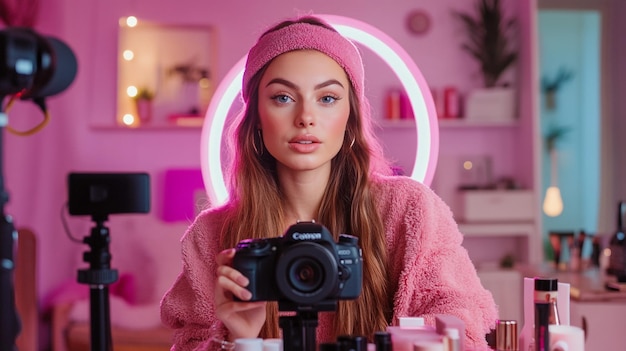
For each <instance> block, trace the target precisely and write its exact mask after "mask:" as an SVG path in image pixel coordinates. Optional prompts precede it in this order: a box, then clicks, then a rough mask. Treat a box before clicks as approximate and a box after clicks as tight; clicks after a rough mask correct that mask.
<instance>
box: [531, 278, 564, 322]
mask: <svg viewBox="0 0 626 351" xmlns="http://www.w3.org/2000/svg"><path fill="white" fill-rule="evenodd" d="M558 295H559V281H558V279H554V278H535V303H537V302H545V303H547V304H548V307H549V317H548V323H549V324H557V325H558V324H561V322H560V318H559V310H558V308H557V297H558Z"/></svg>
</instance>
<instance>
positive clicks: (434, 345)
mask: <svg viewBox="0 0 626 351" xmlns="http://www.w3.org/2000/svg"><path fill="white" fill-rule="evenodd" d="M413 351H445V349H444V347H443V343H442V342H440V341H416V342H415V343H414V344H413Z"/></svg>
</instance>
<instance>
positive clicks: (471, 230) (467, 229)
mask: <svg viewBox="0 0 626 351" xmlns="http://www.w3.org/2000/svg"><path fill="white" fill-rule="evenodd" d="M459 230H460V231H461V233H463V235H464V236H465V237H515V236H532V235H534V231H535V226H534V224H533V223H529V222H501V223H499V222H492V223H459Z"/></svg>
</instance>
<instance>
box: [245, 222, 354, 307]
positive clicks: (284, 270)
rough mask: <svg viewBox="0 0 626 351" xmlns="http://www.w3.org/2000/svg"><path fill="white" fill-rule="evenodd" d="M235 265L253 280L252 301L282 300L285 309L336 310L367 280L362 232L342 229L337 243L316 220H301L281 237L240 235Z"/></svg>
mask: <svg viewBox="0 0 626 351" xmlns="http://www.w3.org/2000/svg"><path fill="white" fill-rule="evenodd" d="M233 267H234V268H235V269H237V270H238V271H240V272H241V273H242V274H243V275H245V276H246V277H247V278H248V279H249V280H250V284H249V285H248V286H247V289H248V290H250V292H251V293H252V299H251V300H250V301H278V302H279V309H280V310H283V311H299V310H311V309H315V310H319V311H321V310H334V309H335V307H336V303H337V300H350V299H356V298H357V297H358V296H359V294H360V293H361V285H362V280H363V279H362V276H363V273H362V271H363V267H362V259H361V249H360V248H359V246H358V238H357V237H354V236H351V235H346V234H341V235H340V236H339V241H338V242H337V243H335V242H334V241H333V237H332V235H331V234H330V232H329V231H328V229H327V228H326V227H324V226H323V225H321V224H316V223H315V222H298V223H296V224H294V225H292V226H291V227H289V229H287V232H286V233H285V234H284V235H283V236H282V237H277V238H270V239H248V240H243V241H241V242H240V243H239V244H237V248H236V253H235V257H234V259H233Z"/></svg>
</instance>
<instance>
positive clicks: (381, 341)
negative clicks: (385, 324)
mask: <svg viewBox="0 0 626 351" xmlns="http://www.w3.org/2000/svg"><path fill="white" fill-rule="evenodd" d="M374 345H376V351H393V345H392V343H391V334H390V333H389V332H386V331H378V332H376V333H374Z"/></svg>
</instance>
